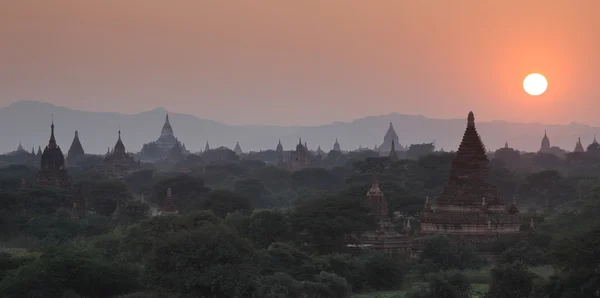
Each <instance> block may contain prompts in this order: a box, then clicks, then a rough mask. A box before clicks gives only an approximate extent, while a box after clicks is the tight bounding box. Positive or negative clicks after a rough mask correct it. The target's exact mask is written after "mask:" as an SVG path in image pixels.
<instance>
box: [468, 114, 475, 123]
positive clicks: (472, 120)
mask: <svg viewBox="0 0 600 298" xmlns="http://www.w3.org/2000/svg"><path fill="white" fill-rule="evenodd" d="M467 125H475V115H473V112H472V111H471V112H469V116H468V117H467Z"/></svg>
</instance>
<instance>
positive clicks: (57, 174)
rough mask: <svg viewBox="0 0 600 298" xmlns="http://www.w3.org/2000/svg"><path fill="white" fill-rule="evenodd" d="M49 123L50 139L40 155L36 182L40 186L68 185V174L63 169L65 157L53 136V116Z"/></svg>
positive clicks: (61, 186)
mask: <svg viewBox="0 0 600 298" xmlns="http://www.w3.org/2000/svg"><path fill="white" fill-rule="evenodd" d="M52 118H53V119H52V124H51V125H50V140H49V141H48V145H47V146H46V148H45V149H44V152H43V153H42V156H41V162H40V171H39V172H38V174H37V176H36V183H37V185H39V186H42V187H57V188H68V187H70V182H69V175H68V173H67V170H65V157H64V155H63V153H62V150H60V147H59V146H58V145H57V144H56V139H55V138H54V117H52Z"/></svg>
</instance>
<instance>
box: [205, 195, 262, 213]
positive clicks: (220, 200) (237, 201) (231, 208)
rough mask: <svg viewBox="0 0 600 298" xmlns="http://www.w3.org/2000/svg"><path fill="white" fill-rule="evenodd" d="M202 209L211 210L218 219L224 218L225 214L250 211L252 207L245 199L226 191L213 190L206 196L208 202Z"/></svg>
mask: <svg viewBox="0 0 600 298" xmlns="http://www.w3.org/2000/svg"><path fill="white" fill-rule="evenodd" d="M202 207H203V208H204V209H210V210H212V211H213V212H214V213H215V214H216V215H217V216H218V217H221V218H224V217H225V216H226V215H227V214H229V213H232V212H235V211H238V210H240V211H242V212H248V211H250V210H252V209H253V208H252V205H251V204H250V201H249V200H248V199H247V198H246V197H242V196H240V195H238V194H236V193H233V192H230V191H227V190H215V191H213V192H211V193H210V194H209V196H208V200H206V201H205V202H204V204H203V205H202Z"/></svg>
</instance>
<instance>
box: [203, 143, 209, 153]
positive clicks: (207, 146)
mask: <svg viewBox="0 0 600 298" xmlns="http://www.w3.org/2000/svg"><path fill="white" fill-rule="evenodd" d="M208 150H210V146H209V145H208V141H206V146H204V151H208Z"/></svg>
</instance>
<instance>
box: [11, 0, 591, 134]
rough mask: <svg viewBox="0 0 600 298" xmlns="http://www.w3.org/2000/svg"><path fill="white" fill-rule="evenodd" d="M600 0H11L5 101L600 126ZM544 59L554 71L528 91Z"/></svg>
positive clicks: (246, 119) (260, 119) (257, 119)
mask: <svg viewBox="0 0 600 298" xmlns="http://www.w3.org/2000/svg"><path fill="white" fill-rule="evenodd" d="M599 69H600V1H597V0H571V1H567V0H565V1H558V0H557V1H551V0H545V1H542V0H527V1H522V0H503V1H496V0H478V1H477V0H452V1H448V0H428V1H414V0H412V1H400V0H379V1H364V0H328V1H317V0H304V1H280V0H272V1H267V0H265V1H258V0H254V1H226V0H223V1H197V0H189V1H184V0H173V1H153V0H127V1H119V0H104V1H79V0H70V1H68V0H53V1H51V0H48V1H35V0H19V1H2V3H0V104H1V105H6V104H9V103H11V102H13V101H16V100H22V99H23V100H39V101H46V102H50V103H54V104H58V105H66V106H68V107H72V108H77V109H85V110H94V111H120V112H126V113H133V112H138V111H142V110H148V109H152V108H154V107H156V106H164V107H165V108H167V109H168V110H170V111H174V112H182V113H190V114H194V115H197V116H199V117H203V118H209V119H215V120H219V121H223V122H226V123H234V124H246V123H260V124H320V123H328V122H332V121H336V120H342V121H343V120H351V119H355V118H360V117H363V116H366V115H378V114H387V113H390V112H399V113H406V114H422V115H425V116H429V117H442V118H463V117H464V115H466V112H467V111H468V110H473V111H474V112H476V114H477V118H478V120H493V119H497V120H508V121H519V122H546V123H567V122H571V121H577V122H582V123H588V124H596V125H600V119H599V117H598V114H599V111H600V84H599V83H598V77H600V73H599V72H600V70H599ZM530 72H540V73H542V74H544V75H546V77H547V78H548V81H549V89H548V91H547V93H545V94H544V95H542V96H539V97H531V96H528V95H526V94H525V93H524V92H523V89H522V85H521V84H522V80H523V78H524V77H525V76H526V75H527V74H528V73H530Z"/></svg>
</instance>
